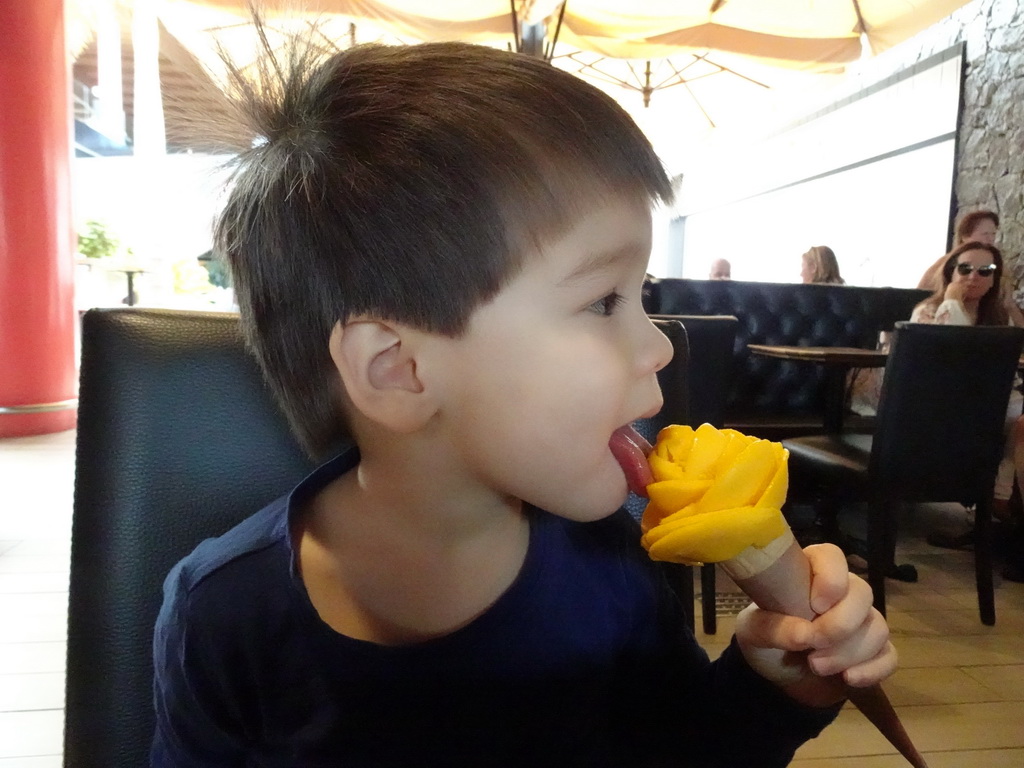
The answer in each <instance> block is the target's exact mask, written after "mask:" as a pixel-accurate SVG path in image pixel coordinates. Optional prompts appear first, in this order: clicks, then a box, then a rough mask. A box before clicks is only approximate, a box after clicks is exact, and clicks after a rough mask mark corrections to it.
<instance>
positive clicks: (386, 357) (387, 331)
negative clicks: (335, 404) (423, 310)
mask: <svg viewBox="0 0 1024 768" xmlns="http://www.w3.org/2000/svg"><path fill="white" fill-rule="evenodd" d="M415 338H416V335H415V333H414V332H412V331H411V330H410V329H408V328H406V327H405V326H402V325H401V324H397V323H390V322H386V321H381V320H373V319H366V318H356V319H350V320H348V321H347V322H345V323H344V324H343V323H341V322H338V323H337V324H335V326H334V328H333V329H332V331H331V338H330V351H331V358H332V359H333V360H334V366H335V368H337V370H338V373H339V374H340V376H341V380H342V383H343V384H344V386H345V393H346V395H347V396H348V399H349V401H351V403H352V405H353V406H354V407H355V408H356V409H357V410H359V411H360V412H361V413H362V414H363V415H364V416H365V417H367V418H369V419H371V420H372V421H375V422H377V423H379V424H381V425H383V426H385V427H387V428H388V429H391V430H393V431H395V432H402V433H408V432H413V431H415V430H417V429H419V428H420V427H422V426H423V425H424V424H426V423H427V421H429V420H430V418H431V417H432V416H433V415H434V412H435V410H436V407H435V405H434V403H433V398H432V396H431V393H430V392H429V391H428V389H427V387H425V386H424V383H423V381H422V380H421V378H420V377H419V375H418V374H417V360H416V354H417V345H416V343H415Z"/></svg>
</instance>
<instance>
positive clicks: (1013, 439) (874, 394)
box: [851, 242, 1024, 547]
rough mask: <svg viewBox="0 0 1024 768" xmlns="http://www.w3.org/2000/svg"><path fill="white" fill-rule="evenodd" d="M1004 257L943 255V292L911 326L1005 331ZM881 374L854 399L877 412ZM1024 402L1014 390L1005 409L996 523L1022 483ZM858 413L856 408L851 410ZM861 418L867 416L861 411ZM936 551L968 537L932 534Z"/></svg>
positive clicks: (975, 248) (982, 246)
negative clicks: (1001, 286)
mask: <svg viewBox="0 0 1024 768" xmlns="http://www.w3.org/2000/svg"><path fill="white" fill-rule="evenodd" d="M1002 272H1003V257H1002V254H1000V252H999V249H998V248H996V247H995V246H994V245H990V244H988V243H980V242H969V243H964V244H963V245H961V246H959V247H958V248H954V249H953V250H952V251H950V253H949V254H947V255H946V259H945V261H944V262H943V265H942V271H941V272H940V279H941V281H942V287H941V288H940V289H938V290H936V291H935V293H934V294H933V295H932V296H930V297H929V298H927V299H925V300H924V301H922V302H921V303H920V304H918V305H917V306H916V307H914V311H913V313H912V314H911V316H910V321H911V322H912V323H937V324H939V325H1008V324H1009V322H1008V316H1007V312H1006V307H1005V306H1004V305H1003V303H1002V301H1001V300H1000V292H999V279H1000V278H1001V277H1002ZM883 370H884V369H881V368H875V369H867V370H864V371H862V372H861V373H860V376H859V377H858V379H857V388H856V389H855V391H854V398H858V397H859V398H862V399H863V400H865V401H866V402H868V403H870V405H871V406H872V408H877V405H878V397H879V394H880V393H881V373H882V371H883ZM1021 407H1022V398H1021V394H1020V392H1018V391H1017V389H1016V388H1015V389H1014V390H1013V391H1012V392H1011V393H1010V400H1009V403H1008V404H1007V409H1006V447H1005V450H1004V453H1003V459H1002V461H1001V462H1000V464H999V471H998V473H997V475H996V485H995V490H994V493H993V497H994V503H993V512H994V514H995V516H996V517H997V518H1000V519H1003V520H1006V519H1008V518H1009V516H1010V513H1009V499H1010V496H1011V495H1012V493H1013V483H1014V476H1015V475H1016V478H1017V482H1018V483H1021V481H1022V479H1024V416H1021ZM851 408H853V410H855V411H856V410H858V408H857V407H856V404H851ZM859 412H865V411H859ZM928 541H929V542H930V543H931V544H934V545H935V546H944V547H961V546H967V545H969V544H971V543H972V538H971V534H970V533H966V534H960V535H957V536H949V535H946V534H942V533H935V534H932V535H931V536H929V537H928Z"/></svg>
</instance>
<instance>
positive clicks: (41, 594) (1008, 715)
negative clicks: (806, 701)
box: [0, 432, 1024, 768]
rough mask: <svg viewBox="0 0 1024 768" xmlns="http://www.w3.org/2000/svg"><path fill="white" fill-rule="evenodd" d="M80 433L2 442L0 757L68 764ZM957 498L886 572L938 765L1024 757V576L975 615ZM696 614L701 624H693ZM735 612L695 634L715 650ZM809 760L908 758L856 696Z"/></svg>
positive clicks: (926, 511)
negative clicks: (65, 735)
mask: <svg viewBox="0 0 1024 768" xmlns="http://www.w3.org/2000/svg"><path fill="white" fill-rule="evenodd" d="M73 477H74V433H73V432H64V433H61V434H56V435H46V436H40V437H29V438H18V439H6V440H0V768H57V767H58V766H60V764H61V759H60V754H61V734H62V716H63V698H64V693H63V687H64V654H65V647H66V646H65V633H66V618H65V614H66V609H67V580H68V553H69V539H70V530H71V525H70V524H71V497H72V482H73ZM955 514H957V508H954V507H927V508H918V509H916V510H914V511H913V515H914V519H913V520H911V521H910V522H911V525H910V526H908V527H909V528H910V529H911V533H910V535H908V537H907V545H906V546H905V547H904V548H903V550H902V552H901V556H902V559H903V560H907V561H911V562H914V563H915V564H916V565H917V566H918V568H919V570H920V572H921V580H920V582H919V583H917V584H900V583H897V582H892V581H890V582H889V584H888V590H889V595H890V612H889V620H890V624H891V626H892V629H893V633H894V641H895V643H896V647H897V648H898V650H899V652H900V661H901V668H900V670H899V671H898V672H897V673H896V675H895V676H894V677H893V678H892V679H891V680H889V681H888V682H887V684H886V689H887V690H888V692H889V697H890V698H891V699H892V701H893V704H894V705H896V707H897V708H898V710H899V712H900V715H901V717H902V719H903V721H904V724H905V725H906V728H907V730H908V732H909V733H910V735H911V737H912V738H913V739H914V741H915V742H916V743H917V745H918V746H919V748H920V749H921V750H922V751H923V752H925V754H926V757H927V758H928V762H929V765H930V766H931V768H952V767H953V766H967V767H968V768H975V767H985V768H1010V767H1011V766H1013V768H1020V766H1024V643H1022V641H1021V636H1022V635H1024V585H1022V584H1011V583H1008V582H1007V583H1004V582H1002V581H1001V580H999V579H998V577H997V591H996V610H997V612H998V621H997V623H996V626H995V627H985V626H983V625H982V624H981V623H980V622H979V621H978V618H977V603H976V598H975V592H974V586H973V575H972V560H971V555H970V554H969V553H958V552H945V551H942V550H936V549H933V548H931V547H929V546H928V545H927V544H925V543H924V541H923V537H922V536H921V535H920V534H919V532H920V531H923V530H925V529H927V528H928V527H929V526H930V525H932V524H934V522H935V520H936V519H939V518H942V517H946V518H948V517H949V516H950V515H955ZM698 625H699V622H698ZM731 626H732V619H731V618H729V617H724V616H723V617H720V618H719V631H718V634H717V635H715V636H703V635H701V636H700V640H701V642H702V643H703V644H704V645H705V646H706V647H707V648H708V649H709V651H710V652H711V653H712V654H714V653H716V652H718V651H720V650H721V648H722V647H723V645H724V644H725V643H726V642H727V641H728V638H729V634H730V632H731ZM793 765H794V766H798V767H801V768H825V767H826V766H828V767H829V768H853V767H854V766H856V767H857V768H898V767H899V766H905V765H906V763H905V762H904V761H903V760H902V758H900V757H899V756H898V755H897V754H896V753H895V750H894V749H893V748H892V747H890V746H889V745H888V744H887V743H886V742H885V740H884V739H883V738H882V737H881V736H879V735H878V734H877V733H876V732H875V731H874V730H873V728H872V727H871V726H870V725H869V724H868V723H867V721H866V720H865V719H864V718H863V716H862V715H861V714H860V713H859V712H857V711H856V710H855V709H852V708H850V707H848V708H847V709H845V710H844V711H843V712H842V713H841V714H840V717H839V720H838V722H837V723H836V724H835V725H833V726H832V727H830V728H829V729H827V730H826V731H825V732H824V733H823V734H822V736H821V737H820V738H818V739H816V740H815V741H813V742H811V743H809V744H807V745H805V746H804V747H803V748H802V749H801V750H800V751H799V752H798V754H797V759H796V760H795V761H794V763H793Z"/></svg>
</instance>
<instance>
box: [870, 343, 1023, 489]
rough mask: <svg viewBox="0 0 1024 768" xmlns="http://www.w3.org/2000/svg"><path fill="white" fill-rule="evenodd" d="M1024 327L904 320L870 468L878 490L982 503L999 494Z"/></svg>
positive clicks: (892, 353) (894, 345)
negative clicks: (996, 484) (1008, 413)
mask: <svg viewBox="0 0 1024 768" xmlns="http://www.w3.org/2000/svg"><path fill="white" fill-rule="evenodd" d="M1022 345H1024V329H1021V328H1009V327H994V326H948V325H926V324H920V323H898V324H897V326H896V331H895V333H894V335H893V343H892V348H891V351H890V353H889V359H888V362H887V365H886V369H885V377H884V379H883V383H882V396H881V401H880V403H879V408H878V418H877V421H876V428H875V435H874V440H873V442H872V451H871V462H870V474H871V478H872V484H873V487H874V489H875V492H876V493H881V494H884V495H886V496H888V497H891V498H899V499H903V500H905V501H939V500H947V501H960V502H963V503H965V504H968V505H970V504H974V503H977V501H978V500H979V499H980V498H982V497H984V496H987V495H990V494H991V493H992V484H993V482H994V480H995V473H996V469H997V467H998V464H999V459H1000V456H1001V455H1002V449H1003V445H1004V442H1005V436H1004V424H1005V421H1006V403H1007V401H1008V399H1009V396H1010V388H1011V387H1012V385H1013V379H1014V373H1015V371H1016V370H1017V367H1018V364H1019V359H1020V354H1021V347H1022Z"/></svg>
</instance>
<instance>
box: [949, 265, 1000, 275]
mask: <svg viewBox="0 0 1024 768" xmlns="http://www.w3.org/2000/svg"><path fill="white" fill-rule="evenodd" d="M956 271H957V274H960V275H963V276H964V277H967V276H968V275H969V274H971V272H977V273H978V277H988V276H989V275H991V274H993V273H994V272H995V271H996V265H995V264H986V265H985V266H984V267H975V266H974V265H972V264H957V265H956Z"/></svg>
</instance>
